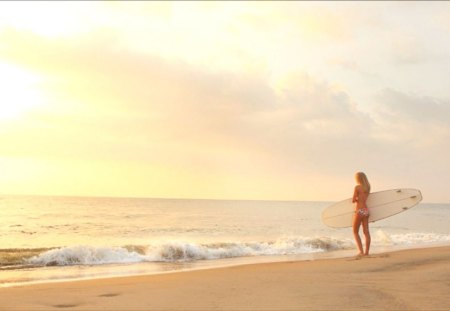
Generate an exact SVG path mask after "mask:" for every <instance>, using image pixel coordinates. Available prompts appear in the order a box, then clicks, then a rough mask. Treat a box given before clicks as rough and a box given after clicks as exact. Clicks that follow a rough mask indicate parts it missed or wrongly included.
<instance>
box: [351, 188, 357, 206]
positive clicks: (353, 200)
mask: <svg viewBox="0 0 450 311" xmlns="http://www.w3.org/2000/svg"><path fill="white" fill-rule="evenodd" d="M355 202H358V186H355V191H353V199H352V203H355Z"/></svg>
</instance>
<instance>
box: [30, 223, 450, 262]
mask: <svg viewBox="0 0 450 311" xmlns="http://www.w3.org/2000/svg"><path fill="white" fill-rule="evenodd" d="M372 240H373V245H374V246H410V245H424V244H428V243H436V242H450V235H446V234H435V233H405V234H391V235H389V234H387V233H386V232H384V231H382V230H378V231H377V232H376V233H375V234H374V236H373V239H372ZM353 247H355V246H354V241H353V239H350V238H347V239H336V238H330V237H284V238H280V239H278V240H276V241H271V242H231V243H210V244H200V243H192V242H184V241H165V242H160V243H154V244H151V245H147V246H127V247H93V246H75V247H64V248H58V249H52V250H49V251H45V252H43V253H41V254H39V255H37V256H34V257H32V258H30V259H28V260H27V263H29V264H33V265H42V266H49V265H55V266H65V265H100V264H112V263H138V262H186V261H196V260H215V259H222V258H235V257H247V256H268V255H271V256H282V255H299V254H311V253H319V252H327V251H333V250H343V249H350V248H353Z"/></svg>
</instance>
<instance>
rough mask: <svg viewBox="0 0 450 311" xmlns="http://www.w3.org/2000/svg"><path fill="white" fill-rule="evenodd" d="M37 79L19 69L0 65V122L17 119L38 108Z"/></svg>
mask: <svg viewBox="0 0 450 311" xmlns="http://www.w3.org/2000/svg"><path fill="white" fill-rule="evenodd" d="M39 82H40V79H39V77H37V76H36V75H34V74H32V73H31V72H29V71H26V70H24V69H21V68H19V67H16V66H13V65H10V64H7V63H0V85H1V92H0V120H11V119H17V118H19V117H21V116H23V115H24V114H26V113H27V112H29V111H31V110H32V109H33V108H35V107H37V106H40V105H41V104H42V103H43V102H44V101H43V96H42V94H41V92H40V90H39V88H38V84H39Z"/></svg>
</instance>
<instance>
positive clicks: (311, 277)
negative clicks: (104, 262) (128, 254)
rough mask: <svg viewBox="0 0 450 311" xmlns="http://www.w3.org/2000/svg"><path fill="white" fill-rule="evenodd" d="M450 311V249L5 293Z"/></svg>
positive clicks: (124, 301) (14, 298) (43, 306)
mask: <svg viewBox="0 0 450 311" xmlns="http://www.w3.org/2000/svg"><path fill="white" fill-rule="evenodd" d="M362 309H364V310H450V247H436V248H424V249H414V250H405V251H398V252H391V253H383V254H376V255H371V256H369V257H364V258H356V257H352V258H339V259H322V260H314V261H297V262H278V263H265V264H252V265H244V266H236V267H227V268H217V269H209V270H198V271H189V272H176V273H170V274H161V275H147V276H133V277H116V278H109V279H99V280H88V281H73V282H63V283H47V284H36V285H28V286H20V287H11V288H1V289H0V310H362Z"/></svg>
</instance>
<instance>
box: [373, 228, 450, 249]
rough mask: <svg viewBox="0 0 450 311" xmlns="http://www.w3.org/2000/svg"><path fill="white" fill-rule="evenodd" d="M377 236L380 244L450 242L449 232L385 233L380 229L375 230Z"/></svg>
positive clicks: (402, 244) (407, 244)
mask: <svg viewBox="0 0 450 311" xmlns="http://www.w3.org/2000/svg"><path fill="white" fill-rule="evenodd" d="M377 238H378V241H379V242H380V244H382V245H394V246H397V245H400V246H409V245H421V244H428V243H442V242H443V243H445V242H450V235H449V234H438V233H420V232H411V233H402V234H390V235H389V234H387V233H386V232H384V231H382V230H378V231H377Z"/></svg>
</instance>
